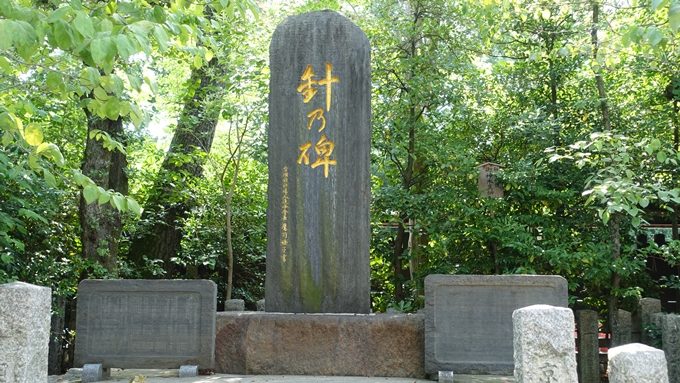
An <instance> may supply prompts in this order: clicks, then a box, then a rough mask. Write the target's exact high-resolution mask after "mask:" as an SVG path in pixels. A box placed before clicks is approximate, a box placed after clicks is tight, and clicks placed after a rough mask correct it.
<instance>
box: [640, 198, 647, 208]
mask: <svg viewBox="0 0 680 383" xmlns="http://www.w3.org/2000/svg"><path fill="white" fill-rule="evenodd" d="M640 206H641V207H642V208H643V209H644V208H646V207H647V206H649V200H648V199H647V198H641V199H640Z"/></svg>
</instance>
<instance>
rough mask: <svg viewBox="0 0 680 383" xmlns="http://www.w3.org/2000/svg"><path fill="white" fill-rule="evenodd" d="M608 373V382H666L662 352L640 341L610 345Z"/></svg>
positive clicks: (666, 375)
mask: <svg viewBox="0 0 680 383" xmlns="http://www.w3.org/2000/svg"><path fill="white" fill-rule="evenodd" d="M607 357H608V358H609V364H608V375H609V382H610V383H668V369H667V366H666V357H665V355H664V352H663V351H661V350H659V349H656V348H653V347H649V346H646V345H644V344H641V343H629V344H626V345H623V346H618V347H612V348H610V349H609V352H608V354H607Z"/></svg>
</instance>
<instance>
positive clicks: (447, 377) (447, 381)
mask: <svg viewBox="0 0 680 383" xmlns="http://www.w3.org/2000/svg"><path fill="white" fill-rule="evenodd" d="M437 381H438V382H439V383H453V371H439V379H437Z"/></svg>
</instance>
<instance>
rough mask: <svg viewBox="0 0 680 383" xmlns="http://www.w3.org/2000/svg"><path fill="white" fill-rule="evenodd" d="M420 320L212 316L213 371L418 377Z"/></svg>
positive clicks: (420, 366) (392, 316)
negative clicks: (214, 323)
mask: <svg viewBox="0 0 680 383" xmlns="http://www.w3.org/2000/svg"><path fill="white" fill-rule="evenodd" d="M423 321H424V318H423V316H422V315H420V314H357V315H350V314H284V313H265V312H240V313H239V312H223V313H217V338H216V342H215V343H216V345H215V364H216V370H217V372H220V373H232V374H263V375H284V374H285V375H350V376H351V375H355V376H395V377H413V378H421V377H424V375H425V373H424V368H423V363H424V362H423V349H424V345H423V329H424V323H423Z"/></svg>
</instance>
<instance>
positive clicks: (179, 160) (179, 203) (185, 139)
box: [129, 58, 222, 276]
mask: <svg viewBox="0 0 680 383" xmlns="http://www.w3.org/2000/svg"><path fill="white" fill-rule="evenodd" d="M219 68H220V67H219V64H218V61H217V59H215V58H213V59H212V60H211V61H210V62H209V63H208V65H206V66H203V67H201V68H199V69H196V70H194V71H193V72H192V74H191V78H190V80H189V82H190V84H189V93H188V94H187V96H186V98H185V101H184V110H183V111H182V115H181V117H180V119H179V121H178V123H177V130H176V131H175V135H174V136H173V138H172V142H171V143H170V148H169V149H168V153H167V154H166V156H165V160H164V161H163V164H162V165H161V169H160V171H159V174H158V176H157V178H156V181H155V183H154V186H153V188H152V191H151V193H150V195H149V198H148V200H147V201H146V204H145V206H144V214H143V215H142V219H141V222H149V226H147V227H138V229H137V230H138V232H137V234H136V235H135V237H134V238H133V240H132V244H131V246H130V252H129V257H130V259H131V260H132V261H133V262H135V263H136V264H138V265H140V264H143V258H144V257H145V256H146V257H147V258H148V259H154V260H161V261H163V268H164V269H165V271H166V273H167V275H168V276H172V275H174V274H175V273H176V272H177V271H178V270H177V268H176V264H174V263H173V262H172V261H171V259H172V258H173V257H175V256H177V254H178V253H179V250H180V243H181V240H182V228H181V227H180V226H181V223H180V221H181V220H182V219H184V218H186V216H187V215H188V213H189V211H190V210H191V208H192V207H193V204H194V201H193V198H192V196H191V194H190V193H189V192H188V188H189V186H190V184H191V181H193V180H196V179H197V178H199V177H200V176H201V175H202V173H203V164H204V162H205V155H202V154H201V153H196V152H197V151H198V152H203V154H205V153H210V149H211V147H212V142H213V137H214V135H215V127H216V126H217V121H218V119H219V112H220V105H219V102H217V103H216V102H215V101H216V100H219V97H216V95H218V94H219V93H220V92H221V91H222V89H221V80H220V78H221V76H220V74H219V73H216V72H218V69H219ZM197 154H198V155H197ZM141 226H143V225H141Z"/></svg>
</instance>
